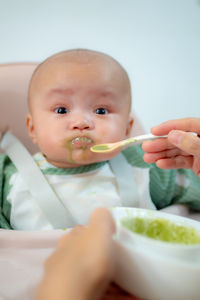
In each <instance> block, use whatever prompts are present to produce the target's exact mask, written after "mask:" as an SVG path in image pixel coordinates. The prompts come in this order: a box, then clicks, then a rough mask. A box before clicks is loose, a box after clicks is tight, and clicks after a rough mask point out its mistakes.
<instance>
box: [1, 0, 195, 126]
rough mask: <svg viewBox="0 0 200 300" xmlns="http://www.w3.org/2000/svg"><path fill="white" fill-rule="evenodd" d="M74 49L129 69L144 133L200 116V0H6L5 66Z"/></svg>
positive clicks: (3, 16) (3, 19) (3, 30)
mask: <svg viewBox="0 0 200 300" xmlns="http://www.w3.org/2000/svg"><path fill="white" fill-rule="evenodd" d="M76 47H81V48H90V49H95V50H100V51H104V52H106V53H108V54H110V55H112V56H113V57H114V58H116V59H117V60H118V61H119V62H120V63H121V64H122V65H123V66H124V67H125V68H126V70H127V71H128V74H129V76H130V79H131V82H132V86H133V107H134V109H135V110H136V112H137V114H138V115H139V116H140V118H141V121H142V123H143V124H144V126H145V129H146V130H150V127H151V126H153V125H156V124H158V123H160V122H162V121H165V120H168V119H171V118H181V117H189V116H193V117H200V0H55V1H53V0H17V1H16V0H0V63H7V62H20V61H41V60H43V59H44V58H46V57H47V56H49V55H51V54H53V53H55V52H57V51H61V50H64V49H69V48H76Z"/></svg>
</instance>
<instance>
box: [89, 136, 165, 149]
mask: <svg viewBox="0 0 200 300" xmlns="http://www.w3.org/2000/svg"><path fill="white" fill-rule="evenodd" d="M166 137H167V135H162V136H157V135H153V134H144V135H139V136H136V137H131V138H128V139H126V140H123V141H119V142H116V143H108V144H98V145H94V146H92V147H91V148H90V150H91V151H92V152H97V153H105V152H111V151H113V150H116V149H117V148H122V147H127V146H129V145H130V144H134V143H142V142H144V141H146V140H154V139H158V138H166Z"/></svg>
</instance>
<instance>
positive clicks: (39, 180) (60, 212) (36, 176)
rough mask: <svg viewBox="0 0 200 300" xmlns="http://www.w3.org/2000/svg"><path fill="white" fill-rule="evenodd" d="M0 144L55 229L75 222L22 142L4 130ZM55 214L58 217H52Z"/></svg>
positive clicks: (69, 225)
mask: <svg viewBox="0 0 200 300" xmlns="http://www.w3.org/2000/svg"><path fill="white" fill-rule="evenodd" d="M0 146H1V148H2V149H3V150H4V151H5V153H6V154H7V155H8V156H9V157H10V159H11V160H12V162H13V163H14V164H15V166H16V168H17V169H18V171H19V173H20V174H21V176H22V178H23V180H24V181H25V183H26V184H27V186H28V188H29V190H30V193H31V194H32V196H33V197H34V199H35V201H36V202H37V204H38V206H39V207H40V208H41V210H42V212H43V213H44V215H45V216H46V218H47V220H48V221H49V222H50V223H51V224H52V226H53V227H54V228H55V229H56V228H63V227H71V225H72V224H74V223H75V222H74V218H73V216H72V215H71V213H70V211H69V210H68V209H67V208H66V206H64V204H63V203H62V201H61V199H60V198H59V197H58V195H57V194H56V192H55V191H54V189H53V188H52V186H51V185H50V184H49V183H48V181H47V179H46V177H45V176H44V174H43V173H42V171H41V170H40V168H39V167H38V166H37V164H36V162H35V161H34V159H33V157H32V156H31V155H30V153H29V152H28V151H27V149H26V148H25V147H24V146H23V145H22V143H21V142H20V141H19V140H18V139H17V138H16V137H15V136H13V135H12V134H11V133H10V132H6V133H5V134H4V135H3V137H2V140H1V141H0ZM55 215H56V216H59V217H56V218H54V216H55Z"/></svg>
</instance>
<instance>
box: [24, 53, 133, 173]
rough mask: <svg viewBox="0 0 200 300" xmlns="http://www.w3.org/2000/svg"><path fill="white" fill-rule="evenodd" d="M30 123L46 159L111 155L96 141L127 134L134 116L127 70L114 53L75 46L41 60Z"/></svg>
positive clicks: (86, 160)
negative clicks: (94, 148) (99, 150)
mask: <svg viewBox="0 0 200 300" xmlns="http://www.w3.org/2000/svg"><path fill="white" fill-rule="evenodd" d="M28 101H29V111H30V113H29V115H28V116H27V127H28V131H29V135H30V136H31V138H32V141H33V142H34V143H36V144H37V145H38V146H39V148H40V150H41V152H42V153H43V154H44V155H45V157H46V158H47V160H48V161H49V162H50V163H51V164H53V165H55V166H57V167H60V168H67V167H77V166H80V165H86V164H91V163H94V162H98V161H103V160H107V159H110V158H112V157H113V156H114V155H116V154H117V153H116V152H115V153H114V154H113V153H112V154H99V153H93V152H91V151H90V147H91V146H92V145H94V144H102V143H107V142H116V141H119V140H122V139H125V138H127V137H128V135H129V133H130V130H131V127H132V124H133V119H132V117H131V116H130V110H131V88H130V82H129V78H128V75H127V73H126V71H125V70H124V69H123V68H122V66H121V65H120V64H119V63H118V62H117V61H116V60H114V59H113V58H112V57H110V56H108V55H105V54H103V53H100V52H96V51H91V50H83V49H75V50H69V51H64V52H60V53H58V54H55V55H53V56H51V57H49V58H47V59H46V60H45V61H44V62H43V63H41V64H40V65H39V66H38V67H37V69H36V70H35V72H34V74H33V76H32V79H31V82H30V86H29V95H28Z"/></svg>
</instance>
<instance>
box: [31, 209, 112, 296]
mask: <svg viewBox="0 0 200 300" xmlns="http://www.w3.org/2000/svg"><path fill="white" fill-rule="evenodd" d="M114 232H115V225H114V221H113V219H112V217H111V214H110V212H109V211H108V210H107V209H104V208H99V209H97V210H96V211H95V212H94V213H93V214H92V216H91V219H90V222H89V225H88V226H87V227H83V226H77V227H75V228H73V229H72V230H70V232H69V233H67V234H66V235H64V236H63V237H62V238H61V240H60V242H59V244H58V247H57V249H56V250H55V252H54V253H53V254H52V255H51V256H50V257H49V258H48V260H47V262H46V266H45V272H44V278H43V280H42V283H41V285H40V287H39V291H38V297H37V300H46V299H48V300H51V299H54V300H55V299H56V300H68V299H69V300H72V299H76V300H79V299H80V300H90V299H91V300H94V299H99V297H100V296H101V295H102V293H103V292H104V291H105V289H106V287H107V285H108V284H109V282H110V280H111V279H112V276H113V272H114V254H113V252H114V250H113V248H114V243H113V240H112V235H113V233H114Z"/></svg>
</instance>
